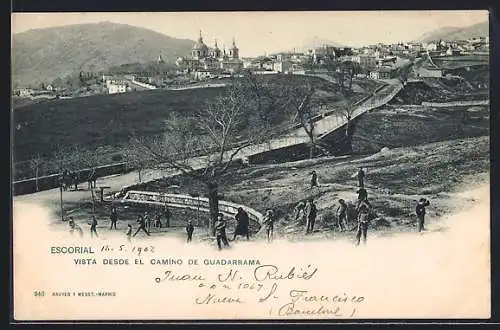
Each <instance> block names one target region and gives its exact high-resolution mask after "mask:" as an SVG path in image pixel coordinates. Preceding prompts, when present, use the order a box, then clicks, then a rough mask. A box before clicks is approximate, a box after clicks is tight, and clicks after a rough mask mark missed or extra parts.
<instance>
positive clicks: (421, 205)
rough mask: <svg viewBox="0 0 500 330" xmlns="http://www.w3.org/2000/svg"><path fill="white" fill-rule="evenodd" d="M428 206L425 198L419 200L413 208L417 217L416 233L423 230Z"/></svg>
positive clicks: (428, 203)
mask: <svg viewBox="0 0 500 330" xmlns="http://www.w3.org/2000/svg"><path fill="white" fill-rule="evenodd" d="M429 205H430V202H429V201H428V200H427V199H425V198H420V200H419V202H418V204H417V207H416V208H415V213H416V214H417V217H418V232H421V231H422V230H425V228H424V218H425V213H426V209H425V208H426V207H427V206H429Z"/></svg>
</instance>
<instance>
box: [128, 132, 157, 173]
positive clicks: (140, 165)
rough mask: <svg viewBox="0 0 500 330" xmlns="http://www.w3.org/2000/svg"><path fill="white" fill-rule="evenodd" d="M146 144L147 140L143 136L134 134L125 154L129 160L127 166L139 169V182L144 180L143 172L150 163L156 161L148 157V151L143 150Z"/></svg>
mask: <svg viewBox="0 0 500 330" xmlns="http://www.w3.org/2000/svg"><path fill="white" fill-rule="evenodd" d="M145 144H146V140H145V139H144V137H142V136H136V135H135V134H133V135H132V137H131V138H130V143H129V145H128V147H127V149H126V150H125V152H124V154H123V156H124V159H125V161H126V162H127V166H130V167H131V168H133V169H135V170H137V173H138V179H139V183H141V182H142V172H143V171H144V170H145V169H146V168H147V167H148V166H150V165H152V164H153V163H154V159H151V158H150V157H148V154H147V153H144V152H143V150H142V147H141V146H143V145H145Z"/></svg>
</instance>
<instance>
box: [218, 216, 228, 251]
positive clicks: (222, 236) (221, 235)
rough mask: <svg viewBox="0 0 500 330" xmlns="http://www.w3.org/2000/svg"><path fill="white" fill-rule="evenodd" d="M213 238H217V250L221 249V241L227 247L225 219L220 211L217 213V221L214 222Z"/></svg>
mask: <svg viewBox="0 0 500 330" xmlns="http://www.w3.org/2000/svg"><path fill="white" fill-rule="evenodd" d="M215 239H216V240H217V247H218V248H219V250H222V243H224V246H227V247H229V242H228V241H227V236H226V220H225V219H224V215H223V214H222V213H219V214H217V221H216V222H215Z"/></svg>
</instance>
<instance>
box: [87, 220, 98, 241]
mask: <svg viewBox="0 0 500 330" xmlns="http://www.w3.org/2000/svg"><path fill="white" fill-rule="evenodd" d="M89 225H90V237H94V234H95V236H96V237H99V235H97V219H96V217H95V215H93V216H92V221H91V222H89Z"/></svg>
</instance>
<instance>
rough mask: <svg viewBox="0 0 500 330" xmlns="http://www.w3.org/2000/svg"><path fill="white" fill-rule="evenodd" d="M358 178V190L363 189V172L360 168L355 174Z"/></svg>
mask: <svg viewBox="0 0 500 330" xmlns="http://www.w3.org/2000/svg"><path fill="white" fill-rule="evenodd" d="M356 176H357V177H358V187H359V188H364V187H365V181H364V180H365V171H364V170H363V168H362V167H360V168H359V169H358V173H357V174H356Z"/></svg>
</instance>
